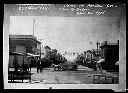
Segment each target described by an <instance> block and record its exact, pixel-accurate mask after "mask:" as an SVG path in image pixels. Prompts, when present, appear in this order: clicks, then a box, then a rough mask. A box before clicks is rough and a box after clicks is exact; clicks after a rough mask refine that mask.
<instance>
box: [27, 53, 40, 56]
mask: <svg viewBox="0 0 128 93" xmlns="http://www.w3.org/2000/svg"><path fill="white" fill-rule="evenodd" d="M27 55H28V56H29V57H30V56H31V57H39V56H40V55H34V54H31V53H27Z"/></svg>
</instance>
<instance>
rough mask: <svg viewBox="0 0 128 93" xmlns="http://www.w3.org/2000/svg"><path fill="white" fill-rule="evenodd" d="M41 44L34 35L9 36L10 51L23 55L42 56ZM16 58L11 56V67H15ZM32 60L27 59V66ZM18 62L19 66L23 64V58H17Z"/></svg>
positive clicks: (25, 59)
mask: <svg viewBox="0 0 128 93" xmlns="http://www.w3.org/2000/svg"><path fill="white" fill-rule="evenodd" d="M40 44H41V42H39V41H38V40H37V38H36V37H34V36H33V35H14V34H10V35H9V51H10V52H16V53H22V54H32V55H40ZM13 59H14V56H12V55H10V56H9V66H11V67H12V66H13ZM29 59H30V58H27V57H25V58H24V62H25V63H26V64H28V63H31V60H29ZM17 62H18V63H19V65H22V63H23V57H22V56H17Z"/></svg>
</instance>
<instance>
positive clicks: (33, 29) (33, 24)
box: [33, 18, 35, 36]
mask: <svg viewBox="0 0 128 93" xmlns="http://www.w3.org/2000/svg"><path fill="white" fill-rule="evenodd" d="M34 26H35V19H34V18H33V36H34Z"/></svg>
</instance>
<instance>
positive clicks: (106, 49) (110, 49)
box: [100, 40, 119, 70]
mask: <svg viewBox="0 0 128 93" xmlns="http://www.w3.org/2000/svg"><path fill="white" fill-rule="evenodd" d="M100 48H101V58H102V59H105V62H103V63H102V67H103V69H106V70H118V68H117V67H116V66H115V63H116V62H117V61H119V40H118V41H117V43H109V42H107V41H105V42H103V43H102V44H101V46H100Z"/></svg>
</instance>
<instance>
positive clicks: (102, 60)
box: [97, 59, 105, 63]
mask: <svg viewBox="0 0 128 93" xmlns="http://www.w3.org/2000/svg"><path fill="white" fill-rule="evenodd" d="M104 61H105V59H100V60H99V61H97V63H101V62H104Z"/></svg>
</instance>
